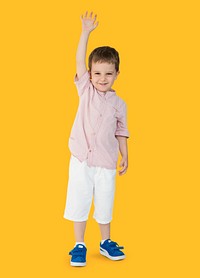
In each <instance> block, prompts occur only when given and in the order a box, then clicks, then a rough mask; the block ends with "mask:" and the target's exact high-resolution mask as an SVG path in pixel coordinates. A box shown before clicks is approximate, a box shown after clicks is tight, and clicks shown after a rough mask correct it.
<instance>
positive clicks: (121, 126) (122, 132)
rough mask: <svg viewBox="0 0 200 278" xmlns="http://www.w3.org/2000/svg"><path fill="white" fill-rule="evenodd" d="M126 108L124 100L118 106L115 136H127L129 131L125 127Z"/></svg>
mask: <svg viewBox="0 0 200 278" xmlns="http://www.w3.org/2000/svg"><path fill="white" fill-rule="evenodd" d="M126 117H127V108H126V104H125V102H123V104H122V105H121V106H120V108H119V113H118V115H117V129H116V132H115V136H124V137H127V138H129V131H128V128H127V120H126Z"/></svg>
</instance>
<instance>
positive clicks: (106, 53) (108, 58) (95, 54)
mask: <svg viewBox="0 0 200 278" xmlns="http://www.w3.org/2000/svg"><path fill="white" fill-rule="evenodd" d="M92 62H94V63H96V62H100V63H103V62H106V63H109V64H114V65H115V69H116V71H117V72H118V71H119V62H120V60H119V53H118V52H117V51H116V50H115V49H114V48H112V47H110V46H101V47H97V48H95V49H94V50H93V51H92V52H91V53H90V56H89V61H88V66H89V71H91V68H92Z"/></svg>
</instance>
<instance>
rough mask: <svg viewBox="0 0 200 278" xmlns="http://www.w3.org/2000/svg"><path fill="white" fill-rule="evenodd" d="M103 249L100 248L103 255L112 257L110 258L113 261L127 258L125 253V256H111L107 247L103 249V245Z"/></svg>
mask: <svg viewBox="0 0 200 278" xmlns="http://www.w3.org/2000/svg"><path fill="white" fill-rule="evenodd" d="M101 249H102V250H101ZM101 249H100V254H101V255H103V256H105V257H107V258H108V259H110V260H112V261H119V260H123V259H125V258H126V256H125V255H123V256H118V257H111V256H110V255H109V254H108V252H107V251H106V250H105V249H103V248H102V247H101Z"/></svg>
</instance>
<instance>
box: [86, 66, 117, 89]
mask: <svg viewBox="0 0 200 278" xmlns="http://www.w3.org/2000/svg"><path fill="white" fill-rule="evenodd" d="M118 74H119V71H118V72H116V69H115V65H114V64H109V63H106V62H103V63H99V62H97V63H94V62H92V68H91V72H90V77H91V82H92V84H93V85H94V87H95V88H96V89H97V90H98V91H100V92H103V93H106V92H107V91H109V90H110V89H111V87H112V85H113V83H114V81H115V80H116V79H117V76H118Z"/></svg>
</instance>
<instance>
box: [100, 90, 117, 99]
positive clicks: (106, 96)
mask: <svg viewBox="0 0 200 278" xmlns="http://www.w3.org/2000/svg"><path fill="white" fill-rule="evenodd" d="M97 93H98V94H99V95H100V96H101V97H104V98H105V99H108V98H109V97H111V96H113V95H115V94H116V92H115V90H113V89H110V90H109V91H107V92H106V93H103V92H100V91H98V90H97Z"/></svg>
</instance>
